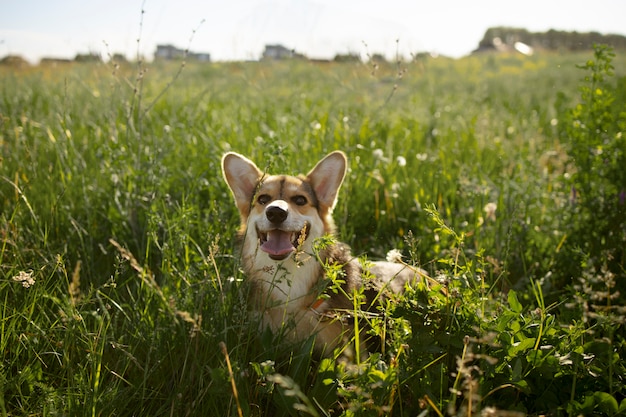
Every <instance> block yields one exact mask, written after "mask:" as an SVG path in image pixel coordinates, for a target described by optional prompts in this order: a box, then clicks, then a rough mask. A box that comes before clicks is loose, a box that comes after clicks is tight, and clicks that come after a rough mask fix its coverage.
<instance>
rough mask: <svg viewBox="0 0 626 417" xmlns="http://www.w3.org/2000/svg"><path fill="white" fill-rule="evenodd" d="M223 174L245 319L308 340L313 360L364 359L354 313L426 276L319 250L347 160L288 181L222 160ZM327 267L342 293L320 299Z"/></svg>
mask: <svg viewBox="0 0 626 417" xmlns="http://www.w3.org/2000/svg"><path fill="white" fill-rule="evenodd" d="M222 171H223V176H224V179H225V181H226V183H227V184H228V187H229V188H230V190H231V192H232V194H233V197H234V199H235V203H236V205H237V209H238V210H239V214H240V217H241V228H240V230H239V237H240V240H241V253H240V255H241V264H242V268H243V272H244V274H245V275H246V278H247V280H249V283H250V286H251V287H250V301H249V302H250V307H251V311H252V312H255V314H256V315H257V317H258V319H259V322H260V324H261V326H262V327H263V329H265V328H269V329H270V330H271V331H272V332H273V333H274V334H281V335H283V336H284V337H285V338H286V339H287V340H288V341H291V342H299V341H304V340H307V339H308V338H309V337H311V336H314V337H315V345H314V350H315V351H316V352H317V353H318V354H319V355H320V356H326V357H328V356H331V355H332V354H333V351H334V350H335V349H336V348H343V349H344V351H343V352H344V353H345V352H350V349H351V348H350V347H349V346H350V345H354V346H355V347H358V351H359V354H367V350H366V348H365V344H366V343H365V339H363V340H361V338H363V337H364V334H365V333H366V332H365V331H363V329H364V328H365V327H363V326H362V325H361V329H360V330H361V332H359V334H360V336H359V339H360V340H359V342H360V343H356V342H355V328H356V326H359V323H358V314H355V310H356V309H357V308H360V309H363V310H364V311H372V312H376V305H377V302H379V301H380V299H381V294H383V293H385V292H388V291H391V292H392V293H400V292H402V291H403V290H404V288H405V285H406V284H407V283H410V282H412V281H414V280H415V279H416V278H419V277H420V276H422V275H423V274H425V273H424V271H422V270H420V269H417V268H412V267H409V266H407V265H405V264H402V263H392V262H373V263H370V264H369V267H368V268H367V269H368V270H367V271H365V270H364V268H363V266H362V265H361V263H360V262H359V260H358V259H356V258H354V257H353V256H352V254H351V252H350V248H349V247H348V246H347V245H345V244H343V243H339V242H337V241H335V240H334V239H326V240H324V242H323V243H322V244H319V242H320V241H321V240H322V238H324V237H328V236H333V235H334V232H335V224H334V222H333V218H332V211H333V207H335V203H336V201H337V194H338V192H339V189H340V187H341V184H342V182H343V180H344V177H345V175H346V171H347V158H346V155H345V154H344V153H343V152H341V151H335V152H331V153H330V154H328V155H327V156H326V157H324V158H323V159H322V160H321V161H319V162H318V163H317V165H315V167H314V168H313V169H312V170H311V171H309V173H308V174H306V175H299V176H291V175H284V174H281V175H270V174H269V173H267V172H264V171H262V170H261V169H259V168H258V167H257V166H256V165H255V164H254V162H252V161H251V160H249V159H248V158H246V157H244V156H242V155H239V154H237V153H234V152H229V153H226V154H225V155H224V156H223V158H222ZM330 265H334V266H338V267H340V271H341V272H340V281H341V287H340V289H339V290H335V291H324V290H325V288H326V287H328V286H329V285H330V283H331V281H332V280H330V279H328V277H327V276H326V272H325V271H327V270H328V268H329V266H330ZM359 291H360V292H361V294H363V296H362V298H359V300H360V303H357V304H359V305H358V306H356V304H355V302H354V299H353V295H354V294H355V293H356V292H359ZM363 301H364V302H363ZM350 342H355V343H350ZM344 353H342V355H343V354H344ZM355 354H356V352H354V351H353V353H352V355H355ZM346 355H348V356H351V355H350V354H349V353H347V354H346Z"/></svg>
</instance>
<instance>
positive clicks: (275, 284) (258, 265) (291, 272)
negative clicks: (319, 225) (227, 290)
mask: <svg viewBox="0 0 626 417" xmlns="http://www.w3.org/2000/svg"><path fill="white" fill-rule="evenodd" d="M251 258H252V259H248V262H249V263H248V265H247V267H246V269H247V270H248V276H249V277H250V278H252V279H253V280H255V282H256V284H258V285H260V286H261V288H262V292H263V295H264V300H261V301H262V302H263V303H264V304H265V305H264V307H265V308H274V307H281V308H285V309H287V310H298V309H302V308H307V307H308V306H309V304H310V303H311V300H314V299H315V298H316V296H317V294H314V292H315V289H316V288H315V287H316V284H317V282H318V281H319V279H320V277H321V276H322V268H321V266H320V265H319V264H318V263H317V262H316V261H315V259H314V258H312V257H311V256H310V255H308V254H305V253H301V254H296V255H294V256H291V257H289V258H288V259H285V260H284V261H281V262H276V261H272V260H269V259H268V258H267V256H264V255H262V254H257V255H256V256H253V257H251ZM294 258H295V259H294Z"/></svg>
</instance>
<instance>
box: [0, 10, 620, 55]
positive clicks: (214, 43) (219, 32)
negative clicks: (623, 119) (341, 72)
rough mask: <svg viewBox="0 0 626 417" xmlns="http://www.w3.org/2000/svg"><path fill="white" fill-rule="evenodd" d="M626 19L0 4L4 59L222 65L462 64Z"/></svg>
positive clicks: (611, 13) (596, 14) (542, 13)
mask: <svg viewBox="0 0 626 417" xmlns="http://www.w3.org/2000/svg"><path fill="white" fill-rule="evenodd" d="M142 5H143V10H144V11H145V13H144V14H143V24H141V22H142V13H141V11H142ZM625 22H626V1H625V0H594V1H588V0H584V1H583V0H523V1H515V2H512V1H506V0H430V1H423V0H414V1H408V0H266V1H263V0H261V1H255V0H221V1H217V0H0V57H2V56H5V55H8V54H18V55H22V56H23V57H25V58H26V59H28V60H29V61H31V62H33V63H35V62H38V61H39V59H41V58H42V57H57V58H73V57H74V56H75V55H76V54H77V53H88V52H95V53H100V54H102V56H103V57H105V58H106V56H107V54H114V53H122V54H124V55H126V56H127V57H129V58H134V57H136V56H137V52H138V50H139V51H140V53H141V54H142V55H144V56H145V57H146V58H148V59H152V58H153V56H154V50H155V48H156V45H157V44H165V43H168V44H173V45H175V46H177V47H179V48H183V49H184V48H187V47H189V48H190V50H191V51H194V52H208V53H210V54H211V58H212V59H213V60H242V59H258V58H259V57H260V55H261V53H262V52H263V49H264V46H265V45H266V44H274V43H280V44H282V45H284V46H286V47H287V48H290V49H295V50H296V51H297V52H300V53H303V54H305V55H307V56H308V57H311V58H332V57H334V56H335V54H337V53H347V52H352V53H359V54H361V55H362V56H365V55H366V54H368V53H369V54H374V53H382V54H384V55H385V56H387V57H388V58H392V57H393V56H394V55H395V53H396V49H399V52H400V53H401V54H402V55H404V56H409V55H410V54H411V53H416V52H425V51H428V52H435V53H439V54H443V55H448V56H452V57H460V56H463V55H467V54H468V53H470V52H471V51H472V50H473V49H475V48H476V47H477V46H478V42H479V41H480V40H481V39H482V37H483V35H484V33H485V31H486V30H487V29H488V28H489V27H493V26H511V27H520V28H525V29H528V30H530V31H546V30H548V29H557V30H576V31H579V32H588V31H597V32H600V33H605V34H606V33H617V34H621V35H626V23H625ZM194 32H195V33H194ZM137 39H140V42H139V43H138V42H137ZM396 41H397V42H396ZM107 45H108V46H107Z"/></svg>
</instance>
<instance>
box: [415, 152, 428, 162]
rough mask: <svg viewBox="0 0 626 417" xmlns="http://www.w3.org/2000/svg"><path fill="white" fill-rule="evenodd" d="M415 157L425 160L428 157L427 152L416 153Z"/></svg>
mask: <svg viewBox="0 0 626 417" xmlns="http://www.w3.org/2000/svg"><path fill="white" fill-rule="evenodd" d="M415 157H416V158H417V160H418V161H425V160H427V159H428V154H426V153H418V154H417V155H415Z"/></svg>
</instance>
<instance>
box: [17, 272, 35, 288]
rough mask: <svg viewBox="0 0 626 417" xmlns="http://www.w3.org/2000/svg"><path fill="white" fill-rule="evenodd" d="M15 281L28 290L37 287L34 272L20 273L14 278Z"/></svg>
mask: <svg viewBox="0 0 626 417" xmlns="http://www.w3.org/2000/svg"><path fill="white" fill-rule="evenodd" d="M13 281H15V282H19V283H21V284H22V287H24V288H28V287H31V286H33V285H35V278H33V271H28V272H26V271H20V273H19V274H17V275H16V276H14V277H13Z"/></svg>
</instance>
